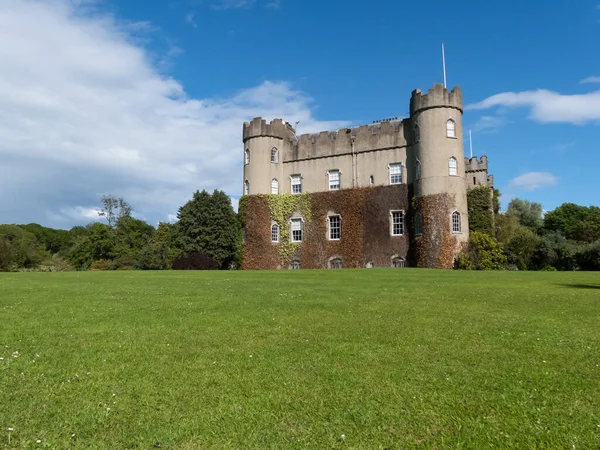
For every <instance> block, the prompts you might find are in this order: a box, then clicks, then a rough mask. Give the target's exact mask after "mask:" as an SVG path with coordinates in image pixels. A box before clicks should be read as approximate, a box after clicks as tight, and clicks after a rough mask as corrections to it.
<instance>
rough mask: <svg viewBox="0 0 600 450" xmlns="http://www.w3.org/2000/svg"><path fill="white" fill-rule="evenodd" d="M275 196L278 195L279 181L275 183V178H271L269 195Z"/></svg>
mask: <svg viewBox="0 0 600 450" xmlns="http://www.w3.org/2000/svg"><path fill="white" fill-rule="evenodd" d="M277 194H279V181H277V178H273V179H272V180H271V195H277Z"/></svg>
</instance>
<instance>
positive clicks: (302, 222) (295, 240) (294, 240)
mask: <svg viewBox="0 0 600 450" xmlns="http://www.w3.org/2000/svg"><path fill="white" fill-rule="evenodd" d="M294 223H299V224H300V230H294ZM294 231H300V239H296V237H295V235H294ZM303 235H304V221H303V220H302V219H300V218H297V217H293V218H291V219H290V241H291V242H302V239H303V238H304V236H303Z"/></svg>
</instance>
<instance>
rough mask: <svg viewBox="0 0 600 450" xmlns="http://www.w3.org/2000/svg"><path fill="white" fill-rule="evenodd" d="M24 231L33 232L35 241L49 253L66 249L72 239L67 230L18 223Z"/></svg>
mask: <svg viewBox="0 0 600 450" xmlns="http://www.w3.org/2000/svg"><path fill="white" fill-rule="evenodd" d="M20 227H21V228H23V229H24V230H26V231H29V232H30V233H33V234H34V235H35V237H36V239H37V241H38V242H39V243H40V244H42V245H44V246H45V247H46V250H48V251H49V252H50V253H51V254H55V253H59V252H61V251H65V250H67V249H68V248H69V247H70V246H71V245H72V240H71V238H70V236H69V232H68V231H67V230H55V229H53V228H48V227H43V226H42V225H39V224H37V223H29V224H27V225H20Z"/></svg>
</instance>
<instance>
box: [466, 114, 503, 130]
mask: <svg viewBox="0 0 600 450" xmlns="http://www.w3.org/2000/svg"><path fill="white" fill-rule="evenodd" d="M505 123H506V118H505V117H502V116H481V117H480V118H479V119H478V120H477V121H476V122H475V123H474V124H473V126H472V130H473V131H474V132H481V131H486V132H494V131H497V130H498V129H499V128H501V127H502V126H503V125H504V124H505Z"/></svg>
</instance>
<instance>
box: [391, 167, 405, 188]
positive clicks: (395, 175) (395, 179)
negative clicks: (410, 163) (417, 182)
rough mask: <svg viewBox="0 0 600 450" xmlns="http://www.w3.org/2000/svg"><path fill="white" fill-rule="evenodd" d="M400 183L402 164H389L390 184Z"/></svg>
mask: <svg viewBox="0 0 600 450" xmlns="http://www.w3.org/2000/svg"><path fill="white" fill-rule="evenodd" d="M401 183H402V164H390V184H401Z"/></svg>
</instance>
